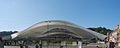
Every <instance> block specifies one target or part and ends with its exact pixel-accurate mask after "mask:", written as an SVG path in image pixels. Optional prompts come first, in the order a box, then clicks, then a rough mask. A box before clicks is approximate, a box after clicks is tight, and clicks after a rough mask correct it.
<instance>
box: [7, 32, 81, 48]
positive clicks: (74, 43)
mask: <svg viewBox="0 0 120 48" xmlns="http://www.w3.org/2000/svg"><path fill="white" fill-rule="evenodd" d="M80 41H81V39H80V38H77V37H74V36H71V35H66V34H54V35H47V36H44V37H41V38H39V39H38V38H37V39H33V38H32V39H29V40H17V41H15V40H11V41H6V43H5V46H18V47H19V48H81V47H82V42H80Z"/></svg>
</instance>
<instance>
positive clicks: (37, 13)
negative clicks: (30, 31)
mask: <svg viewBox="0 0 120 48" xmlns="http://www.w3.org/2000/svg"><path fill="white" fill-rule="evenodd" d="M119 19H120V0H0V31H15V30H17V31H22V30H24V29H26V28H28V27H30V26H32V25H33V24H35V23H38V22H41V21H47V20H65V21H68V22H71V23H74V24H77V25H79V26H82V27H85V28H88V27H99V26H101V27H106V28H108V29H114V27H115V26H116V25H118V24H120V20H119Z"/></svg>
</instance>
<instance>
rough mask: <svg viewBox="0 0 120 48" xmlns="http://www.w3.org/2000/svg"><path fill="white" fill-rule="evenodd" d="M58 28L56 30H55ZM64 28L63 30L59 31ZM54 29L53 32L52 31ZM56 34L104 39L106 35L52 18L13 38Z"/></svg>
mask: <svg viewBox="0 0 120 48" xmlns="http://www.w3.org/2000/svg"><path fill="white" fill-rule="evenodd" d="M55 30H56V31H55ZM60 30H63V32H62V31H61V32H59V31H60ZM52 31H53V32H52ZM57 31H58V32H57ZM54 34H66V35H71V36H74V37H77V38H82V39H92V38H95V37H97V38H99V39H101V40H103V39H104V38H105V37H106V36H105V35H103V34H100V33H97V32H94V31H91V30H88V29H86V28H83V27H81V26H78V25H75V24H72V23H69V22H66V21H61V20H50V21H44V22H40V23H37V24H35V25H33V26H31V27H29V28H27V29H25V30H23V31H21V32H19V33H18V34H17V36H16V35H15V37H14V35H13V38H12V39H22V38H24V39H31V38H40V37H44V36H48V35H54Z"/></svg>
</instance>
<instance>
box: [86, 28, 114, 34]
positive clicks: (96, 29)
mask: <svg viewBox="0 0 120 48" xmlns="http://www.w3.org/2000/svg"><path fill="white" fill-rule="evenodd" d="M88 29H90V30H93V31H95V32H98V33H101V34H104V35H107V33H108V32H113V30H111V29H107V28H105V27H97V28H88Z"/></svg>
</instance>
